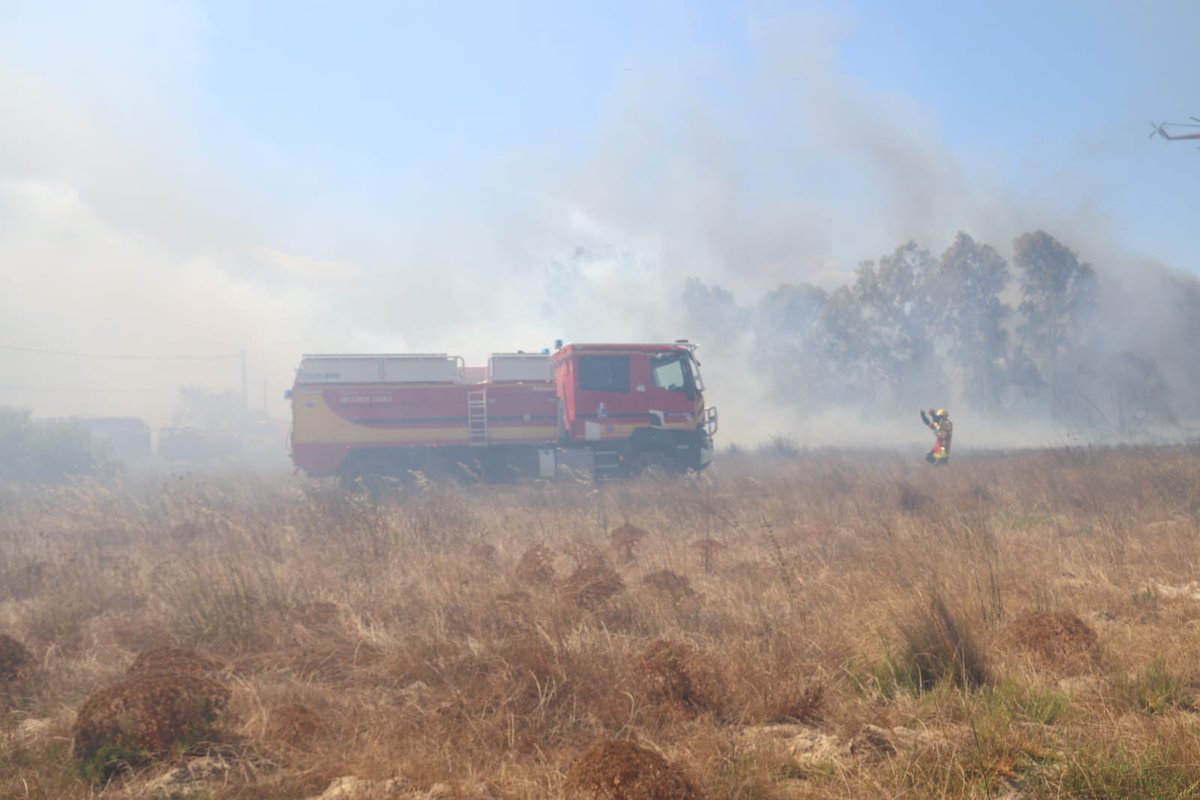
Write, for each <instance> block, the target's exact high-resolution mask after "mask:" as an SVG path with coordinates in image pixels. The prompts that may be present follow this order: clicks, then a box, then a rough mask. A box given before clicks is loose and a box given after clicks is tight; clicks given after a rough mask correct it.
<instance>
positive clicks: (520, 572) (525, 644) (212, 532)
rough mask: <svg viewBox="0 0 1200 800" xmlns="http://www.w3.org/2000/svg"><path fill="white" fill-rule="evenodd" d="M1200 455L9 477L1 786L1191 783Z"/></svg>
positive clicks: (226, 788) (612, 788) (1191, 787)
mask: <svg viewBox="0 0 1200 800" xmlns="http://www.w3.org/2000/svg"><path fill="white" fill-rule="evenodd" d="M1198 532H1200V449H1198V448H1195V447H1190V448H1156V449H1151V448H1144V449H1143V448H1129V449H1072V450H1053V451H1030V452H1022V453H1013V454H991V455H987V456H977V457H974V458H971V457H963V458H957V457H956V461H955V463H953V464H952V465H951V466H950V467H949V468H948V469H937V470H935V469H932V468H929V467H927V466H926V465H925V464H924V463H923V462H922V461H921V460H920V457H919V456H917V457H916V458H912V459H906V458H901V457H899V456H897V455H894V454H883V455H879V454H853V453H819V452H814V453H796V454H792V455H789V456H782V455H781V456H775V457H770V456H754V457H751V456H726V457H724V458H721V459H719V461H718V463H717V464H715V465H714V467H713V469H712V470H711V471H709V472H708V473H705V474H703V475H701V476H699V477H693V478H684V479H662V480H643V481H627V482H614V483H610V484H606V485H603V486H600V487H596V486H593V485H590V484H588V483H569V482H568V483H557V484H550V483H530V484H526V485H520V486H502V487H493V486H483V487H460V486H450V485H438V484H429V485H424V486H423V487H421V488H418V489H414V490H412V491H411V492H409V493H407V494H405V495H404V496H400V497H394V498H389V499H386V500H384V501H382V502H373V501H371V500H370V499H367V498H363V497H356V496H351V495H347V494H344V493H341V492H339V491H337V490H335V489H334V488H332V487H331V486H328V485H325V484H318V483H313V482H309V481H306V480H303V479H300V478H294V477H290V476H278V477H263V476H252V475H238V476H233V475H230V476H212V475H208V476H176V477H171V478H146V479H144V480H142V481H140V482H139V481H134V480H131V481H130V482H128V483H127V484H125V485H117V486H101V485H94V484H79V485H75V486H71V487H67V488H56V489H41V490H35V489H25V490H0V798H10V797H11V798H18V797H20V798H26V797H28V798H47V799H49V798H54V799H55V800H58V799H59V798H89V797H106V798H108V797H111V798H247V799H248V798H280V799H281V800H282V799H283V798H326V799H327V800H332V798H343V799H346V798H414V799H415V798H430V799H432V798H497V799H499V798H560V797H561V798H580V799H581V800H582V799H588V800H590V799H592V798H595V799H596V800H602V799H604V800H607V799H610V798H611V799H613V800H620V799H622V798H625V799H627V800H653V799H654V798H710V800H711V799H720V798H745V799H746V800H751V799H752V798H753V799H755V800H759V799H761V800H768V799H770V798H781V799H782V798H817V797H864V798H866V797H1004V798H1009V799H1010V800H1011V799H1012V798H1024V797H1028V798H1050V797H1079V798H1101V797H1184V796H1191V795H1193V794H1194V793H1195V792H1196V791H1197V787H1200V735H1198V734H1200V713H1197V712H1198V711H1200V705H1198V703H1200V694H1198V693H1200V663H1198V662H1197V659H1196V655H1195V654H1196V652H1197V646H1198V645H1200V571H1198V569H1197V567H1198V561H1200V541H1198V539H1197V534H1198Z"/></svg>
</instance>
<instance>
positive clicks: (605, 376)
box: [289, 341, 717, 483]
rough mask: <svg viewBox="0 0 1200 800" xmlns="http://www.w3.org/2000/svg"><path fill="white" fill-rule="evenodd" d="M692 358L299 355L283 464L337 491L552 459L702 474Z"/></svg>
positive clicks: (550, 466) (705, 418)
mask: <svg viewBox="0 0 1200 800" xmlns="http://www.w3.org/2000/svg"><path fill="white" fill-rule="evenodd" d="M695 351H696V347H695V346H694V345H692V344H689V343H687V342H686V341H679V342H675V343H672V344H570V345H566V346H565V347H564V346H561V345H560V346H559V347H558V348H557V349H556V350H555V352H554V353H549V352H543V353H496V354H494V355H492V356H491V357H490V358H489V360H488V364H487V366H486V367H467V366H465V364H464V363H463V360H462V359H461V358H459V357H457V356H449V355H445V354H433V355H430V354H408V355H391V354H373V355H306V356H304V357H303V360H302V361H301V363H300V368H299V369H298V370H297V372H296V381H295V384H294V386H293V388H292V390H291V391H290V392H289V396H290V399H291V404H292V435H291V454H292V461H293V463H294V464H295V465H296V466H297V467H299V468H300V469H302V470H304V471H305V472H306V473H308V474H309V475H312V476H315V477H322V476H337V477H339V478H340V479H341V480H342V481H343V482H344V483H354V482H356V481H361V480H363V479H368V478H375V477H394V478H399V479H402V480H403V479H406V478H407V477H408V476H409V475H410V474H411V472H412V471H414V470H419V471H432V472H434V473H446V472H450V473H453V474H457V475H463V474H465V475H469V476H471V477H472V478H484V479H503V478H505V477H509V476H520V475H523V476H533V477H553V476H554V475H555V474H556V472H557V464H558V460H559V457H560V456H567V457H568V459H567V460H575V459H574V458H573V457H575V456H581V455H582V456H587V457H588V458H587V459H586V460H587V461H590V464H587V465H586V466H590V467H591V468H592V469H593V470H594V472H595V474H596V475H597V476H600V477H603V476H605V475H610V474H614V473H626V474H636V473H642V472H681V471H684V470H688V469H697V470H699V469H702V468H704V467H705V466H706V465H707V464H708V463H709V461H710V460H711V458H712V436H713V434H714V433H715V432H716V429H717V411H716V409H715V408H706V407H705V405H704V385H703V383H702V382H701V379H700V370H699V366H700V364H699V362H698V361H697V360H696V356H695Z"/></svg>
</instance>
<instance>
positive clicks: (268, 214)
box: [0, 0, 1200, 416]
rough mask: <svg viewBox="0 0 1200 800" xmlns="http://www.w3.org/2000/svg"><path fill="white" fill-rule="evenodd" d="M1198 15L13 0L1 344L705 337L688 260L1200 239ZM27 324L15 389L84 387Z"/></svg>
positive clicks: (779, 270) (1109, 5)
mask: <svg viewBox="0 0 1200 800" xmlns="http://www.w3.org/2000/svg"><path fill="white" fill-rule="evenodd" d="M1198 30H1200V4H1198V3H1193V2H1183V1H1182V0H1180V1H1178V2H1147V3H1141V4H1133V3H1123V2H1122V3H1118V2H1109V1H1107V0H1097V1H1096V2H1082V1H1076V0H1061V2H1041V3H1037V2H1027V1H1025V0H1020V1H1019V2H1007V3H1003V4H998V3H986V4H985V3H949V2H936V3H935V2H908V3H894V2H884V1H883V0H852V1H851V2H841V3H788V2H728V3H715V2H712V3H701V2H682V1H677V2H656V1H655V0H650V2H639V3H635V2H606V3H561V2H521V3H505V4H500V3H467V2H457V3H451V2H441V3H432V2H422V3H418V2H391V3H384V2H347V3H316V2H289V3H281V2H260V3H245V2H217V1H214V2H202V1H200V0H195V1H194V2H185V1H184V0H179V1H178V2H152V1H151V0H140V1H138V0H126V1H125V2H114V3H105V4H95V3H83V2H77V3H73V2H58V3H55V2H47V3H37V4H32V3H23V2H18V1H17V0H0V107H2V108H4V109H5V115H6V117H7V119H6V120H5V124H4V125H2V126H0V277H4V278H5V279H6V280H7V281H8V283H9V285H10V287H13V289H14V291H11V292H8V293H6V297H5V299H4V300H0V320H2V321H0V345H4V344H8V345H28V344H29V343H31V342H32V343H37V344H40V345H46V346H49V347H51V348H53V349H60V350H64V351H74V350H80V351H89V352H90V351H103V352H112V353H135V354H146V353H151V354H162V355H171V354H181V353H202V354H207V353H212V352H216V353H225V352H234V351H238V350H240V349H242V348H245V349H247V351H248V352H249V353H250V354H251V363H252V372H253V373H254V374H256V375H261V376H262V377H265V378H268V380H269V381H270V382H271V383H272V384H281V385H282V384H286V382H287V380H288V376H289V375H290V370H291V368H292V367H293V366H294V363H295V357H296V354H298V353H299V352H302V351H305V350H342V349H353V350H365V349H394V350H406V349H409V350H428V349H433V350H439V351H440V350H450V351H452V352H462V353H464V354H465V355H468V357H477V356H479V355H481V354H483V353H486V352H488V351H491V350H504V349H517V348H518V347H522V348H528V347H529V346H531V343H532V344H538V343H542V342H545V341H549V340H552V339H554V338H559V337H562V338H567V339H575V340H580V339H583V338H629V337H630V336H632V335H637V336H644V337H651V336H654V337H657V336H662V337H669V338H674V336H675V335H676V334H677V333H679V331H678V330H677V328H675V327H673V325H674V324H675V323H676V322H678V316H677V315H676V314H675V313H674V311H673V310H672V305H673V300H674V299H675V298H676V297H677V296H678V288H679V286H680V284H681V282H682V281H683V280H684V279H685V278H686V277H688V276H692V275H694V276H696V277H699V278H701V279H702V280H705V281H707V282H710V283H719V284H721V285H723V286H727V287H729V288H732V289H733V290H734V291H735V293H736V294H737V296H738V297H739V299H741V300H743V301H744V302H751V301H753V300H754V299H756V298H757V297H758V296H760V295H761V294H763V293H765V292H766V291H769V290H770V289H771V288H774V286H776V285H778V284H779V283H781V282H785V281H789V282H799V281H805V280H809V281H814V282H817V283H821V284H823V285H830V286H832V285H837V284H838V283H840V282H842V281H844V280H846V278H847V277H848V275H849V274H850V272H851V271H852V269H853V267H854V265H855V264H856V263H857V262H858V261H859V260H861V259H865V258H873V257H877V256H879V255H881V254H883V253H885V252H887V251H889V250H890V249H891V248H892V247H894V246H896V245H898V244H900V243H902V242H903V241H905V240H906V239H908V238H915V239H917V240H918V241H919V242H921V243H922V244H924V245H925V246H927V247H929V248H931V249H933V250H935V251H940V250H941V249H943V248H944V247H946V246H947V245H948V244H949V243H950V241H951V239H952V237H953V234H954V232H955V231H957V230H967V231H968V232H970V233H973V234H974V235H976V236H977V237H978V238H981V239H984V240H985V241H989V242H991V243H992V244H994V245H996V246H997V247H998V248H999V249H1000V250H1001V252H1007V250H1008V244H1009V242H1010V241H1011V239H1012V237H1014V236H1015V235H1017V234H1019V233H1021V232H1024V231H1025V230H1029V229H1031V228H1034V227H1045V228H1047V229H1048V230H1050V231H1051V232H1052V233H1055V234H1056V235H1058V236H1060V238H1062V239H1063V241H1065V242H1066V243H1067V244H1068V245H1070V246H1072V247H1074V248H1076V249H1077V250H1079V251H1080V252H1081V253H1082V254H1083V255H1084V256H1085V257H1087V258H1089V259H1091V260H1093V261H1096V262H1097V263H1104V264H1106V265H1107V268H1108V269H1110V270H1114V271H1124V272H1125V273H1130V272H1136V270H1138V269H1139V266H1138V265H1139V264H1142V263H1143V262H1144V260H1147V259H1148V260H1156V261H1160V262H1163V263H1165V264H1168V265H1170V266H1172V267H1174V268H1177V269H1180V270H1185V271H1189V272H1192V273H1197V272H1200V257H1198V255H1200V254H1198V253H1197V246H1196V242H1195V237H1194V235H1193V233H1192V231H1193V228H1194V223H1193V217H1194V209H1196V208H1197V207H1198V201H1200V196H1198V193H1200V189H1198V187H1200V180H1198V178H1200V153H1197V152H1196V150H1195V148H1193V147H1190V146H1188V145H1187V144H1186V143H1167V142H1163V141H1159V140H1149V139H1148V138H1147V133H1148V132H1149V130H1150V129H1149V125H1148V123H1149V122H1151V121H1152V120H1153V121H1156V122H1157V121H1164V120H1166V121H1180V122H1185V121H1187V120H1188V117H1190V116H1191V115H1197V116H1200V96H1198V94H1197V92H1196V91H1195V89H1194V85H1195V83H1194V58H1193V56H1192V53H1193V50H1194V42H1193V41H1192V37H1193V35H1194V32H1195V31H1198ZM148 296H149V297H152V298H154V302H147V300H146V298H147V297H148ZM84 344H86V345H88V346H86V347H85V346H83V345H84ZM12 352H13V351H9V354H8V355H5V354H4V353H3V352H0V359H7V361H5V362H4V363H5V366H6V368H7V369H9V370H10V371H12V372H14V373H15V374H18V376H19V378H18V380H17V382H14V383H13V384H11V385H14V386H15V385H19V386H23V387H30V388H28V389H27V390H25V389H21V390H18V389H3V388H0V402H19V403H25V404H31V405H35V406H37V407H39V408H41V407H44V408H46V409H47V410H48V412H54V413H60V412H61V413H77V410H76V409H75V408H74V407H73V406H72V403H76V404H78V402H81V401H79V400H78V399H75V398H71V397H70V396H69V393H66V392H63V393H59V394H54V393H46V392H42V393H40V394H39V393H38V391H40V390H35V388H36V387H45V386H47V385H49V384H56V385H57V384H58V383H61V381H57V380H52V379H51V378H52V377H53V376H50V377H48V374H47V372H48V371H49V372H53V371H54V370H58V371H61V369H62V367H63V366H64V365H54V368H53V369H51V367H50V366H47V365H45V364H41V363H34V362H33V361H31V360H29V359H19V358H17V357H16V356H14V355H12ZM66 366H69V368H70V370H73V371H76V372H78V373H79V375H80V376H81V379H82V378H86V379H87V381H88V382H89V383H88V385H89V386H96V385H101V386H102V385H103V376H104V375H105V374H107V373H106V368H105V367H104V365H103V364H100V363H90V362H86V361H83V360H81V361H79V362H78V363H74V364H70V365H66ZM121 374H122V376H125V374H126V373H121ZM128 374H129V375H133V374H134V373H133V372H130V373H128ZM223 375H224V377H223ZM197 379H204V380H212V381H214V382H216V383H220V382H221V381H225V380H226V379H227V375H225V373H222V374H219V375H218V374H214V375H213V376H198V377H197ZM151 388H153V389H154V391H155V392H158V394H157V395H154V397H155V398H157V399H148V400H147V401H146V402H147V404H153V403H157V404H158V406H157V408H159V411H157V412H155V413H158V414H159V415H160V416H162V415H163V414H165V412H163V411H162V410H161V408H162V407H164V406H165V405H166V404H168V403H169V402H172V400H171V398H172V395H171V392H173V389H172V388H171V386H170V385H169V382H164V383H162V384H161V386H160V385H159V384H154V386H153V387H151V386H150V385H147V392H148V393H150V390H151ZM151 394H152V393H151ZM149 396H150V394H148V397H149ZM56 398H57V399H56ZM87 402H88V403H90V404H91V403H95V402H100V401H98V400H97V399H96V397H89V398H88V399H87ZM103 403H104V404H106V408H110V409H112V410H117V409H118V406H119V403H116V402H115V401H112V402H110V401H109V400H103Z"/></svg>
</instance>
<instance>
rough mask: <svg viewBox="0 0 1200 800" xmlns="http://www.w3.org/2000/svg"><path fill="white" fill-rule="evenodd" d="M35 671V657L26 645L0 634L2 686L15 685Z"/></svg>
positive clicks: (0, 679) (0, 678) (0, 681)
mask: <svg viewBox="0 0 1200 800" xmlns="http://www.w3.org/2000/svg"><path fill="white" fill-rule="evenodd" d="M32 669H33V655H31V654H30V652H29V650H28V649H27V648H26V647H25V645H23V644H21V643H20V642H18V641H17V640H16V639H14V638H13V637H11V636H9V635H8V634H6V633H0V684H4V683H15V682H16V681H18V680H21V679H22V678H25V677H26V676H27V675H28V674H29V673H30V671H31V670H32Z"/></svg>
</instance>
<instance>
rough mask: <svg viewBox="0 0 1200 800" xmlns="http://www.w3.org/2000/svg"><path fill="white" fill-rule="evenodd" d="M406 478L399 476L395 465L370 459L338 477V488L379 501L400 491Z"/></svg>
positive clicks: (379, 459) (383, 460)
mask: <svg viewBox="0 0 1200 800" xmlns="http://www.w3.org/2000/svg"><path fill="white" fill-rule="evenodd" d="M405 477H406V476H405V475H400V474H397V470H396V467H395V465H394V464H391V463H390V462H388V461H387V460H386V459H383V458H378V459H377V458H368V459H364V460H362V461H359V462H358V463H357V464H355V465H354V466H353V467H352V468H350V469H349V470H347V471H345V472H343V473H342V474H341V475H340V476H338V486H340V487H341V488H342V489H343V490H344V491H347V492H351V493H353V494H365V495H367V496H368V497H370V498H371V499H372V500H379V499H382V498H383V497H385V496H387V495H388V494H389V493H394V492H396V491H398V490H399V488H400V487H401V485H402V484H403V482H404V479H405Z"/></svg>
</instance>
